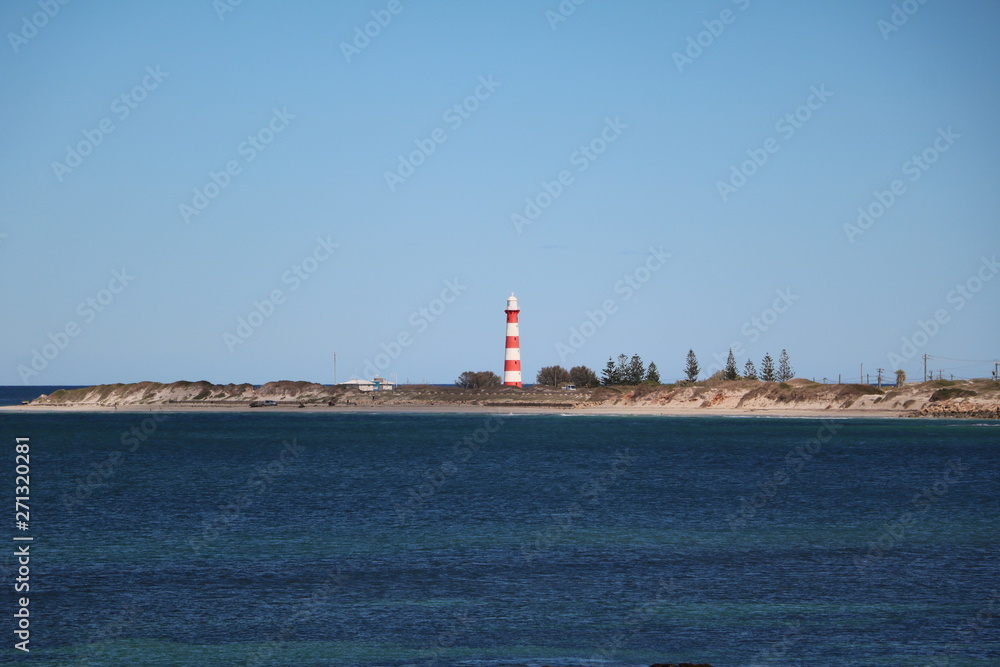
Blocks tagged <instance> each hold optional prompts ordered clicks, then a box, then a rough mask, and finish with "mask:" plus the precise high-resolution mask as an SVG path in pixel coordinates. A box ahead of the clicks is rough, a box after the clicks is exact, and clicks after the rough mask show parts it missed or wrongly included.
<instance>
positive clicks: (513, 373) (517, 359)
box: [503, 292, 522, 387]
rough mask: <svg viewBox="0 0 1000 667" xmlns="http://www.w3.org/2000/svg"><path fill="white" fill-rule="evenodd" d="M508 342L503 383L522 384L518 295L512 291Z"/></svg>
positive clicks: (509, 302)
mask: <svg viewBox="0 0 1000 667" xmlns="http://www.w3.org/2000/svg"><path fill="white" fill-rule="evenodd" d="M503 312H505V313H507V344H506V345H505V347H504V355H503V383H504V384H505V385H510V386H512V387H520V386H522V385H521V337H520V336H519V335H518V332H517V314H518V313H520V312H521V311H520V310H518V308H517V297H516V296H514V293H513V292H511V295H510V298H509V299H507V309H506V310H504V311H503Z"/></svg>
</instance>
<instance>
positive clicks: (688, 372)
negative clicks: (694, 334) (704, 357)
mask: <svg viewBox="0 0 1000 667" xmlns="http://www.w3.org/2000/svg"><path fill="white" fill-rule="evenodd" d="M700 370H701V369H699V368H698V358H697V357H696V356H694V350H688V356H687V365H686V366H685V367H684V375H685V376H686V377H687V379H688V382H694V381H695V380H697V379H698V373H699V372H700Z"/></svg>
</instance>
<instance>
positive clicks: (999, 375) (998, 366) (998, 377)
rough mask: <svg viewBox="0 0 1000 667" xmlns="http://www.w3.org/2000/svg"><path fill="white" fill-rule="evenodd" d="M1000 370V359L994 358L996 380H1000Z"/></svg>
mask: <svg viewBox="0 0 1000 667" xmlns="http://www.w3.org/2000/svg"><path fill="white" fill-rule="evenodd" d="M998 371H1000V361H996V360H994V361H993V381H994V382H996V381H997V380H1000V373H998Z"/></svg>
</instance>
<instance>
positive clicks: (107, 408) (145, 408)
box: [0, 404, 914, 419]
mask: <svg viewBox="0 0 1000 667" xmlns="http://www.w3.org/2000/svg"><path fill="white" fill-rule="evenodd" d="M0 412H15V413H39V412H101V413H107V412H121V413H130V414H132V413H153V412H156V413H164V412H167V413H171V412H173V413H213V412H214V413H220V412H221V413H235V412H247V413H253V414H265V413H269V412H282V413H287V412H301V413H303V414H320V413H322V414H512V415H568V416H588V415H589V416H620V417H626V416H631V417H653V416H656V417H787V418H800V419H842V418H877V419H884V418H896V417H908V416H911V415H912V414H913V413H914V411H912V410H871V409H862V410H851V409H825V410H821V409H815V410H810V409H795V408H787V409H766V408H742V409H741V408H735V409H734V408H696V407H682V406H643V405H639V406H621V405H614V406H588V407H573V408H566V407H558V408H556V407H526V406H512V407H504V406H486V405H454V404H450V405H449V404H442V405H372V406H363V405H345V406H328V405H307V406H306V407H303V408H300V407H298V406H297V405H278V406H269V407H258V408H251V407H250V406H249V405H247V404H229V405H226V404H211V405H205V404H200V405H195V404H192V405H118V406H111V405H89V404H88V405H9V406H0Z"/></svg>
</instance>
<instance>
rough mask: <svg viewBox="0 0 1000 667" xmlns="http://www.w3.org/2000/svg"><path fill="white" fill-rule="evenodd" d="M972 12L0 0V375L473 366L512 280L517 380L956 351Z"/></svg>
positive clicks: (997, 206) (992, 333)
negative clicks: (632, 368) (731, 362)
mask: <svg viewBox="0 0 1000 667" xmlns="http://www.w3.org/2000/svg"><path fill="white" fill-rule="evenodd" d="M576 2H580V0H576ZM560 7H562V10H561V13H560ZM894 7H895V9H894ZM998 25H1000V5H998V4H997V3H996V2H992V1H990V0H968V1H962V2H943V1H940V0H929V1H924V2H920V1H918V0H907V1H906V2H896V3H895V5H894V3H893V2H890V1H888V0H886V1H884V2H880V1H866V2H861V1H857V0H851V1H848V2H842V1H837V2H833V1H830V2H809V3H805V2H791V1H789V0H776V1H772V2H762V1H760V0H713V1H711V2H698V3H694V2H679V1H670V2H652V1H636V2H608V1H606V0H588V1H586V2H582V4H579V5H577V4H575V3H574V2H573V1H572V0H564V1H563V2H562V4H561V5H560V3H559V2H557V0H539V1H523V2H504V3H500V2H489V3H487V2H438V1H432V0H424V1H419V2H418V1H412V0H398V1H397V0H371V1H368V0H366V1H364V2H336V3H329V2H318V1H316V2H306V1H302V2H281V3H279V2H265V1H264V0H244V1H243V2H241V3H239V4H236V1H235V0H218V1H217V2H215V3H213V2H212V1H211V0H186V1H184V0H181V1H176V2H157V3H123V2H117V3H110V2H109V3H86V2H79V1H78V2H69V3H68V4H65V5H63V4H60V3H59V2H57V0H41V1H39V0H34V1H31V2H29V1H26V0H16V1H11V2H5V3H3V4H2V6H0V26H2V29H3V32H4V33H5V39H4V45H3V47H2V48H0V59H2V63H0V84H2V89H3V91H4V92H3V96H2V97H0V117H2V118H3V123H0V185H2V192H3V205H2V207H0V234H2V236H0V280H2V285H3V291H2V293H3V303H4V307H3V310H2V313H3V320H4V323H3V329H2V331H3V345H2V346H0V384H23V383H26V384H92V383H106V382H132V381H140V380H156V381H164V382H166V381H173V380H181V379H186V380H201V379H205V380H209V381H212V382H254V383H260V382H266V381H269V380H279V379H294V380H312V381H318V382H326V383H329V382H332V381H333V355H334V353H336V354H337V361H338V379H339V380H345V379H347V378H348V377H350V376H351V375H359V376H367V375H371V372H368V373H366V372H365V371H366V368H368V369H369V371H370V370H371V369H375V370H378V371H380V373H381V374H383V375H387V376H389V377H392V376H396V377H397V378H398V380H399V381H401V382H403V381H409V382H433V383H449V382H452V381H454V379H455V378H456V377H457V376H458V375H459V374H460V373H461V372H463V371H466V370H493V371H495V372H497V373H498V374H501V373H502V369H503V345H504V321H505V320H504V314H503V309H504V305H505V302H506V298H507V296H508V295H509V294H510V293H511V292H514V293H515V294H516V295H517V297H518V300H519V302H520V306H521V309H522V312H521V337H522V359H523V368H524V376H525V379H526V381H531V380H533V379H534V376H535V373H536V372H537V370H538V368H540V367H541V366H545V365H551V364H557V363H559V364H562V365H564V366H566V367H567V368H568V367H570V366H573V365H578V364H585V365H589V366H591V367H592V368H594V369H595V370H598V371H599V370H600V368H601V367H602V366H603V364H604V362H605V361H606V360H607V359H608V357H609V356H617V355H618V354H619V353H626V354H629V355H631V354H633V353H638V354H640V355H641V356H642V357H643V359H644V360H645V361H650V360H652V361H655V362H656V363H657V366H658V367H659V369H660V372H661V375H662V377H663V379H664V380H665V381H667V380H673V379H676V378H678V377H680V376H681V375H682V370H683V364H684V357H685V355H686V353H687V351H688V349H689V348H693V349H694V350H695V352H696V353H697V355H698V357H699V360H700V361H701V365H702V368H703V369H705V368H707V367H709V366H711V365H712V364H713V359H714V358H720V359H724V357H725V355H726V352H727V350H728V349H729V348H730V347H731V346H734V347H735V349H736V351H737V354H736V356H737V360H738V362H739V364H740V365H741V366H742V364H743V362H744V361H745V360H746V359H747V358H748V357H749V358H752V359H753V360H754V361H755V363H758V364H759V361H760V358H761V357H762V356H763V355H764V354H765V352H770V353H771V355H772V356H774V357H775V358H776V357H777V355H778V353H779V352H780V351H781V349H782V348H785V349H787V350H788V352H789V355H790V356H791V360H792V363H793V366H794V367H795V370H796V372H797V374H798V375H799V376H803V377H810V378H816V379H817V380H820V379H821V378H823V377H826V378H833V379H836V377H837V376H838V374H842V375H843V377H844V378H845V379H848V378H850V379H856V378H857V375H858V373H859V370H860V365H861V364H864V368H865V372H872V373H874V372H875V369H876V368H879V367H881V368H884V369H886V372H887V374H888V373H891V371H892V370H894V369H895V368H896V367H901V368H903V369H904V370H906V371H907V372H908V375H909V377H910V378H911V379H919V378H920V377H921V376H922V367H923V366H922V364H923V362H922V355H924V354H929V355H932V357H931V360H930V362H929V366H930V367H931V369H939V368H940V369H943V370H944V371H945V376H946V377H947V376H948V374H950V373H954V374H955V375H957V376H963V377H964V376H984V375H987V374H989V372H990V371H992V369H993V364H992V363H982V362H986V361H989V360H992V359H995V358H997V357H998V356H1000V336H998V332H1000V308H998V305H1000V275H997V273H998V272H1000V267H998V266H997V265H996V264H995V262H996V259H997V258H998V257H1000V227H998V224H997V223H998V215H997V212H998V210H1000V188H998V187H997V176H998V173H1000V162H998V160H1000V150H998V149H1000V123H997V109H998V108H1000V95H998V85H1000V42H998V41H997V39H996V29H997V26H998ZM366 32H367V33H368V34H367V35H366V34H365V33H366ZM915 157H916V159H914V158H915ZM859 208H860V209H861V213H859ZM859 218H860V219H859ZM275 297H276V298H275ZM588 313H589V315H588ZM241 318H242V319H241ZM755 318H756V319H755ZM588 322H593V324H587V323H588ZM574 330H575V331H576V333H574ZM379 354H384V355H385V356H383V357H379V356H378V355H379ZM716 355H718V356H717V357H716ZM964 360H969V361H964ZM369 364H370V365H369Z"/></svg>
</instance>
